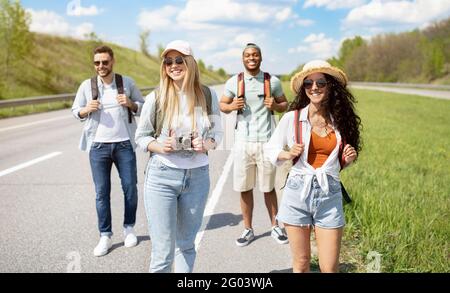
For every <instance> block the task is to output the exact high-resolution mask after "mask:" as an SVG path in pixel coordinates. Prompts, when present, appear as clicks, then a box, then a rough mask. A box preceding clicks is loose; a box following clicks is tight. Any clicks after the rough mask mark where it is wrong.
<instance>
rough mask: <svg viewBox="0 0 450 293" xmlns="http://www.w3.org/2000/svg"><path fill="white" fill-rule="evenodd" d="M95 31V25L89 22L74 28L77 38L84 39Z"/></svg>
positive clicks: (74, 34)
mask: <svg viewBox="0 0 450 293" xmlns="http://www.w3.org/2000/svg"><path fill="white" fill-rule="evenodd" d="M93 31H94V25H93V24H92V23H89V22H84V23H82V24H80V25H79V26H76V27H75V28H74V30H73V36H74V37H75V38H77V39H84V38H85V37H86V36H87V35H89V34H90V33H92V32H93Z"/></svg>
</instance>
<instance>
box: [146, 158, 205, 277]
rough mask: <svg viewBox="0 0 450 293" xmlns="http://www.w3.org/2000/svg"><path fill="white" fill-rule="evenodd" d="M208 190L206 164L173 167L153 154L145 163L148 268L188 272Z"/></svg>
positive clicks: (191, 268) (190, 267)
mask: <svg viewBox="0 0 450 293" xmlns="http://www.w3.org/2000/svg"><path fill="white" fill-rule="evenodd" d="M208 193H209V166H208V165H206V166H202V167H198V168H194V169H176V168H170V167H168V166H166V165H164V164H163V163H162V162H161V161H159V160H158V158H156V157H155V156H153V157H151V158H150V161H149V163H148V165H147V171H146V177H145V183H144V203H145V211H146V214H147V219H148V227H149V231H150V238H151V241H152V251H151V261H150V269H149V271H150V272H152V273H155V272H156V273H168V272H170V271H171V269H172V264H173V263H174V264H175V270H174V271H175V272H176V273H190V272H192V270H193V267H194V261H195V257H196V251H195V237H196V235H197V232H198V230H199V229H200V226H201V223H202V219H203V212H204V210H205V204H206V200H207V198H208Z"/></svg>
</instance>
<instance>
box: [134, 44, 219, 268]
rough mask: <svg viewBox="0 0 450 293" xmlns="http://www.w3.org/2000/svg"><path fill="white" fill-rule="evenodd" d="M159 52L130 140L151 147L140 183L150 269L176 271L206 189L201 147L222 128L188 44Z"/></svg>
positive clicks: (187, 264) (189, 261)
mask: <svg viewBox="0 0 450 293" xmlns="http://www.w3.org/2000/svg"><path fill="white" fill-rule="evenodd" d="M161 57H162V58H163V60H162V62H161V70H160V86H159V87H158V88H157V89H155V90H154V91H153V92H152V93H150V94H149V95H148V96H147V97H146V100H145V104H144V106H143V109H142V114H141V119H140V121H139V126H138V129H137V131H136V143H137V144H138V145H139V147H141V148H142V149H143V150H144V151H146V152H151V157H150V160H149V162H148V164H147V168H146V172H145V183H144V203H145V212H146V214H147V219H148V226H149V231H150V238H151V240H152V252H151V262H150V272H154V273H156V272H157V273H167V272H171V271H172V265H174V271H175V272H176V273H190V272H192V270H193V267H194V261H195V257H196V250H195V237H196V235H197V232H198V230H199V229H200V225H201V223H202V219H203V212H204V209H205V204H206V200H207V198H208V193H209V185H210V182H209V165H208V164H209V163H208V156H207V152H208V151H209V150H211V149H214V148H215V147H216V145H217V144H218V143H220V141H221V139H222V135H223V132H222V127H221V120H220V110H219V103H218V101H217V96H216V94H215V92H214V90H212V89H210V88H208V87H206V86H203V85H202V84H201V83H200V73H199V68H198V65H197V62H196V61H195V59H194V57H193V54H192V50H191V47H190V45H189V43H188V42H186V41H182V40H175V41H172V42H170V43H169V44H168V45H167V47H166V48H165V50H164V51H163V53H162V55H161ZM209 111H211V114H210V115H208V112H209Z"/></svg>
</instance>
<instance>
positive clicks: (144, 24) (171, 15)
mask: <svg viewBox="0 0 450 293" xmlns="http://www.w3.org/2000/svg"><path fill="white" fill-rule="evenodd" d="M179 10H180V9H179V8H177V7H175V6H171V5H167V6H164V7H162V8H160V9H157V10H152V11H147V10H144V11H142V12H141V13H140V14H139V16H138V25H139V26H140V27H141V28H142V29H149V30H152V31H158V30H159V31H162V30H170V28H172V29H175V28H176V21H175V16H176V15H177V13H178V12H179Z"/></svg>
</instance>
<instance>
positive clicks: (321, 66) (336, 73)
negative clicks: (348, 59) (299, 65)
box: [291, 60, 348, 94]
mask: <svg viewBox="0 0 450 293" xmlns="http://www.w3.org/2000/svg"><path fill="white" fill-rule="evenodd" d="M316 72H320V73H326V74H329V75H331V76H333V77H335V78H336V79H337V80H338V81H339V82H340V83H341V84H342V85H344V86H346V85H347V81H348V80H347V75H345V73H344V72H343V71H342V70H340V69H339V68H337V67H334V66H331V65H330V63H328V62H326V61H323V60H313V61H310V62H308V63H306V64H305V65H304V66H303V69H302V71H300V72H297V73H296V74H295V75H294V76H293V77H292V78H291V89H292V91H293V92H294V93H295V94H298V92H299V91H300V87H301V86H302V84H303V80H304V79H305V77H307V76H308V75H310V74H313V73H316Z"/></svg>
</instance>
